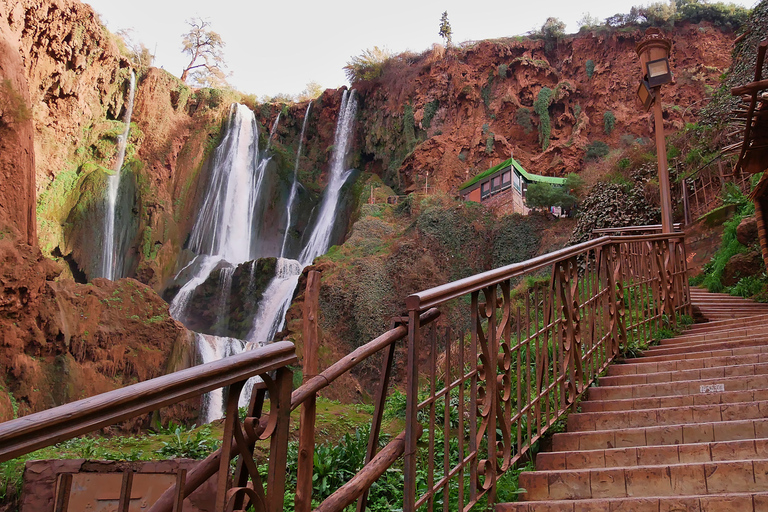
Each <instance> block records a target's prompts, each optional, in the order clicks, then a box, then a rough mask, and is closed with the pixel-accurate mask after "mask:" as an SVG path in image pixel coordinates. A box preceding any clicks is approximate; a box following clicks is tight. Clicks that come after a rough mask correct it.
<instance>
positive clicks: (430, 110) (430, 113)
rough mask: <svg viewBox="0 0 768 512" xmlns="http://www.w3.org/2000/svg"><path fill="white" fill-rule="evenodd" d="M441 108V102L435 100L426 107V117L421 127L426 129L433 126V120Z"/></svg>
mask: <svg viewBox="0 0 768 512" xmlns="http://www.w3.org/2000/svg"><path fill="white" fill-rule="evenodd" d="M438 108H440V100H438V99H434V100H432V101H430V102H429V103H427V104H426V105H424V117H423V119H422V120H421V125H422V126H423V127H424V128H425V129H426V128H429V127H430V126H431V125H432V118H434V117H435V114H436V113H437V109H438Z"/></svg>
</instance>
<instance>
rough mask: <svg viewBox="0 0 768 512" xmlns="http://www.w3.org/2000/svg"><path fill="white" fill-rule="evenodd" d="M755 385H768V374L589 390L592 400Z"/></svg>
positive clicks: (707, 391)
mask: <svg viewBox="0 0 768 512" xmlns="http://www.w3.org/2000/svg"><path fill="white" fill-rule="evenodd" d="M752 389H768V375H753V376H738V377H723V378H716V379H693V380H682V381H677V382H659V383H653V384H632V385H628V386H594V387H591V388H589V389H588V390H587V397H588V399H589V400H620V399H629V398H647V397H661V396H675V395H697V394H701V393H722V392H725V391H746V390H752Z"/></svg>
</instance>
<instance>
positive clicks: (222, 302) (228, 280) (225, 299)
mask: <svg viewBox="0 0 768 512" xmlns="http://www.w3.org/2000/svg"><path fill="white" fill-rule="evenodd" d="M234 273H235V267H226V268H222V269H221V272H220V273H219V294H218V296H217V297H216V327H217V330H218V331H219V332H220V333H222V334H224V333H226V331H227V327H228V322H227V323H225V322H224V321H225V320H228V317H229V314H228V313H229V296H230V295H231V294H232V275H233V274H234ZM222 331H223V332H222Z"/></svg>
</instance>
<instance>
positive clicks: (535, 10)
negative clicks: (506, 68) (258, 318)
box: [85, 0, 756, 97]
mask: <svg viewBox="0 0 768 512" xmlns="http://www.w3.org/2000/svg"><path fill="white" fill-rule="evenodd" d="M85 3H88V4H90V5H91V6H92V7H93V8H94V10H96V12H98V13H99V14H100V15H101V17H102V21H103V22H104V23H105V24H106V26H107V28H109V29H110V30H111V31H112V32H117V31H118V30H120V29H132V30H133V33H132V36H133V39H134V40H135V41H137V42H142V43H144V44H145V45H146V46H147V48H149V50H150V52H152V53H154V54H155V61H154V65H155V66H157V67H163V68H165V69H166V70H168V71H169V72H171V73H174V74H175V75H176V76H178V75H180V74H181V70H182V69H183V67H184V66H185V65H186V63H187V62H188V57H187V56H185V55H183V54H182V53H181V35H182V34H183V33H184V32H186V31H187V30H188V27H187V25H186V23H185V20H187V19H189V18H191V17H195V16H199V17H202V18H204V19H207V20H209V21H210V22H211V24H212V28H213V30H214V31H216V32H218V33H219V34H220V35H221V36H222V38H223V40H224V42H225V43H226V47H225V48H224V55H225V59H226V62H227V64H228V67H229V71H230V72H231V73H232V74H231V76H230V78H229V82H230V83H231V84H232V85H233V86H234V87H235V88H236V89H237V90H239V91H242V92H245V93H251V94H256V95H258V96H260V97H261V96H263V95H270V96H274V95H276V94H278V93H286V94H297V93H299V92H301V91H302V90H303V89H304V88H305V87H306V84H307V83H308V82H310V81H315V82H318V83H319V84H320V85H321V86H322V87H323V88H329V87H333V88H335V87H340V86H342V85H344V84H346V83H347V80H346V77H345V75H344V72H343V69H342V68H343V67H344V65H346V63H347V61H348V60H349V59H350V57H352V56H353V55H359V54H360V53H361V51H362V50H364V49H366V48H373V47H374V46H379V47H380V48H381V47H386V48H388V49H389V50H391V51H393V52H395V53H399V52H402V51H404V50H411V51H414V52H417V53H420V52H422V51H423V50H426V49H427V48H429V47H431V45H432V44H433V43H437V42H441V39H440V36H439V35H438V30H439V24H440V23H439V22H440V15H441V14H442V12H443V11H448V19H449V20H450V23H451V28H452V30H453V41H454V43H460V42H462V41H468V40H479V39H490V38H495V37H508V36H514V35H519V34H524V33H526V32H528V31H529V30H532V29H539V28H541V26H542V24H543V23H544V21H545V20H546V19H547V17H549V16H554V17H557V18H559V19H561V20H562V21H564V22H565V23H566V24H567V28H566V32H569V33H571V32H576V31H577V30H578V25H577V21H578V20H579V19H581V18H582V16H583V14H584V13H589V14H591V15H592V16H593V17H596V18H598V19H600V20H603V19H604V18H607V17H608V16H611V15H613V14H616V13H626V12H629V9H630V7H631V6H632V5H645V4H647V3H650V2H649V1H648V0H645V1H644V0H611V1H606V0H581V1H577V0H549V1H548V2H542V1H540V0H539V1H536V0H533V1H530V2H526V1H520V0H518V1H509V0H507V1H498V0H485V1H477V0H475V1H474V2H468V1H467V0H441V1H436V0H378V1H376V2H375V3H374V2H370V1H365V0H362V1H361V0H357V1H351V0H292V1H291V0H282V1H281V0H271V1H268V2H266V1H264V0H255V1H254V0H216V1H211V0H186V1H184V2H180V1H178V0H174V1H169V0H132V1H124V0H123V1H119V0H85ZM735 3H737V4H739V5H743V6H745V7H752V6H753V5H755V3H756V1H755V0H738V1H736V2H735Z"/></svg>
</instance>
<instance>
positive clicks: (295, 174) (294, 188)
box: [275, 100, 312, 258]
mask: <svg viewBox="0 0 768 512" xmlns="http://www.w3.org/2000/svg"><path fill="white" fill-rule="evenodd" d="M310 108H312V101H311V100H310V102H309V104H308V105H307V111H306V112H305V113H304V122H303V123H301V135H299V149H298V150H296V164H295V165H294V166H293V183H292V184H291V194H290V196H288V204H287V205H286V207H285V211H286V216H287V218H288V220H287V221H286V223H285V234H284V235H283V245H282V247H281V248H280V257H281V258H284V257H285V244H286V242H287V241H288V235H289V233H290V232H291V213H292V212H293V203H294V202H295V201H296V193H297V191H298V184H299V159H300V158H301V148H302V145H303V144H304V131H305V130H306V129H307V119H309V109H310ZM279 117H280V114H278V119H279ZM275 123H277V122H275Z"/></svg>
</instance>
